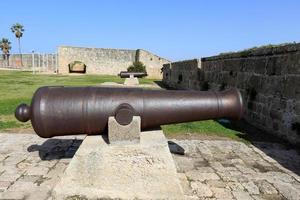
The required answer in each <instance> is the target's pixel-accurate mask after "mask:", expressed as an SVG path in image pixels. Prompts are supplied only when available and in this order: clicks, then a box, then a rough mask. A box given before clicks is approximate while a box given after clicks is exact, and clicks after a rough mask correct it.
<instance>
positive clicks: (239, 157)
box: [0, 133, 300, 200]
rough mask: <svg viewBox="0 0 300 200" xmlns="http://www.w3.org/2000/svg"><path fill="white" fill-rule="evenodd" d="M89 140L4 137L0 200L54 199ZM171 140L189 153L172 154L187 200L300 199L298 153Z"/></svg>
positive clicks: (271, 146) (268, 146)
mask: <svg viewBox="0 0 300 200" xmlns="http://www.w3.org/2000/svg"><path fill="white" fill-rule="evenodd" d="M84 137H85V136H76V137H75V136H65V137H56V138H50V139H44V138H40V137H38V136H37V135H35V134H14V133H9V134H6V133H0V199H1V200H7V199H10V200H37V199H38V200H52V197H51V192H52V190H53V188H54V186H55V185H56V184H57V183H58V181H59V180H60V178H61V177H62V176H63V174H64V171H65V169H66V168H67V166H68V164H69V162H70V161H71V160H72V157H73V156H74V154H75V152H76V151H77V149H78V147H80V145H81V143H82V139H84ZM171 141H172V142H173V143H170V144H169V147H170V149H171V151H172V152H177V151H178V149H179V150H180V148H178V147H182V148H183V149H184V150H185V155H178V154H173V155H172V156H173V159H174V161H175V164H176V168H177V173H178V174H179V179H180V182H181V186H182V189H183V191H184V195H185V196H184V199H187V200H196V199H209V200H223V199H234V200H244V199H254V200H261V199H266V200H282V199H288V200H294V199H296V200H297V199H298V200H299V197H300V177H299V175H300V155H299V154H298V153H297V151H296V149H293V148H291V147H286V146H284V145H281V144H276V143H268V142H253V144H244V143H242V142H237V141H232V140H216V139H214V140H207V139H203V140H171ZM73 199H76V196H75V197H74V198H73ZM78 199H79V198H77V200H78Z"/></svg>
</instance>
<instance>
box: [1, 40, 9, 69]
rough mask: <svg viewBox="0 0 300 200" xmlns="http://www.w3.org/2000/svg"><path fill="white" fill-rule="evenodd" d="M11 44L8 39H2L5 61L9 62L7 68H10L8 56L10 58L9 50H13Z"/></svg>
mask: <svg viewBox="0 0 300 200" xmlns="http://www.w3.org/2000/svg"><path fill="white" fill-rule="evenodd" d="M10 44H11V43H10V41H9V40H8V39H7V38H2V39H1V40H0V49H1V50H2V52H3V58H4V60H7V66H9V59H8V56H9V50H10V49H11V46H10Z"/></svg>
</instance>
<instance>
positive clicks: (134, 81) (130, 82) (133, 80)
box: [124, 77, 139, 86]
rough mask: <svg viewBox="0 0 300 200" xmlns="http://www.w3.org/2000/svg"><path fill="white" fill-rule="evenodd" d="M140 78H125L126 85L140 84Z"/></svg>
mask: <svg viewBox="0 0 300 200" xmlns="http://www.w3.org/2000/svg"><path fill="white" fill-rule="evenodd" d="M138 84H139V79H138V78H136V77H130V78H125V81H124V85H129V86H131V85H138Z"/></svg>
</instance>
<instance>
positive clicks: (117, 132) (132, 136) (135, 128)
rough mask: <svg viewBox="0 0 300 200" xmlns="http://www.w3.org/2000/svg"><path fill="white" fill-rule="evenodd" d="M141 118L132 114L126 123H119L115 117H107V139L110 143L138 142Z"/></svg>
mask: <svg viewBox="0 0 300 200" xmlns="http://www.w3.org/2000/svg"><path fill="white" fill-rule="evenodd" d="M140 133H141V118H140V117H139V116H133V119H132V121H131V123H130V124H128V125H125V126H123V125H120V124H119V123H118V122H117V121H116V119H115V117H109V118H108V141H109V143H110V144H120V145H122V144H134V143H139V142H140Z"/></svg>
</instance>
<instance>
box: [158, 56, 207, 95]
mask: <svg viewBox="0 0 300 200" xmlns="http://www.w3.org/2000/svg"><path fill="white" fill-rule="evenodd" d="M200 67H201V61H200V60H199V59H194V60H185V61H178V62H173V63H167V64H164V65H163V82H164V84H165V85H167V86H168V87H171V88H176V89H199V88H198V85H199V80H200V76H201V73H200Z"/></svg>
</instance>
